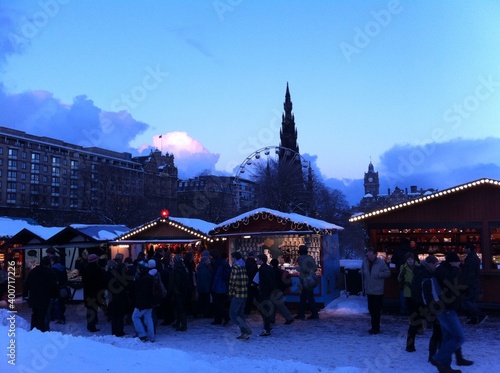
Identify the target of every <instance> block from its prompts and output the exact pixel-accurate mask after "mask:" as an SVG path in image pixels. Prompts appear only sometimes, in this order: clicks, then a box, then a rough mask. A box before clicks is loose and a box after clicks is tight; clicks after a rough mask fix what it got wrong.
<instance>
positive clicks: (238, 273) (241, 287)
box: [229, 259, 248, 298]
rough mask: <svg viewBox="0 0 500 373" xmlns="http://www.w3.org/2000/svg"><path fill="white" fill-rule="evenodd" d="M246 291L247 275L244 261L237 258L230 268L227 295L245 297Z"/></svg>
mask: <svg viewBox="0 0 500 373" xmlns="http://www.w3.org/2000/svg"><path fill="white" fill-rule="evenodd" d="M247 292H248V276H247V271H246V268H245V262H244V261H243V260H242V259H238V260H237V261H236V262H235V263H234V264H233V267H232V268H231V276H230V278H229V295H230V296H231V297H234V298H246V297H247Z"/></svg>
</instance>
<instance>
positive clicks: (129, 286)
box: [123, 257, 137, 325]
mask: <svg viewBox="0 0 500 373" xmlns="http://www.w3.org/2000/svg"><path fill="white" fill-rule="evenodd" d="M123 264H124V266H125V267H124V268H123V273H124V276H125V284H124V285H125V290H126V292H127V297H128V302H127V304H128V307H127V311H126V313H125V324H127V325H130V324H131V323H132V312H134V304H135V283H134V279H135V275H136V272H137V268H136V266H135V265H134V262H133V260H132V258H131V257H127V258H125V259H124V260H123Z"/></svg>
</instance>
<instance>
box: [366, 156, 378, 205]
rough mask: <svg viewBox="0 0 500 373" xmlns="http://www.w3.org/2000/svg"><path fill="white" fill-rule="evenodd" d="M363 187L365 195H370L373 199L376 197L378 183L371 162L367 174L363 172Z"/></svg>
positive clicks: (376, 174)
mask: <svg viewBox="0 0 500 373" xmlns="http://www.w3.org/2000/svg"><path fill="white" fill-rule="evenodd" d="M364 186H365V195H366V194H371V195H372V196H373V197H377V196H378V192H379V188H380V182H379V178H378V172H375V170H374V169H373V164H372V162H371V161H370V164H369V165H368V172H365V180H364Z"/></svg>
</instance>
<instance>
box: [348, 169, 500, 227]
mask: <svg viewBox="0 0 500 373" xmlns="http://www.w3.org/2000/svg"><path fill="white" fill-rule="evenodd" d="M483 185H493V186H496V187H500V181H498V180H493V179H487V178H484V179H479V180H475V181H471V182H469V183H465V184H461V185H457V186H455V187H452V188H448V189H444V190H442V191H440V192H436V193H432V194H428V195H425V196H422V197H420V198H416V199H412V200H410V201H407V202H403V203H399V204H397V205H394V206H389V207H385V208H383V209H380V210H376V211H372V212H369V213H363V212H362V213H357V214H354V215H352V217H351V218H350V219H349V222H351V223H353V222H360V221H363V220H366V219H369V218H372V217H374V216H378V215H381V214H386V213H390V212H393V211H396V210H399V209H403V208H407V207H409V206H415V205H417V204H419V203H423V202H427V201H430V200H434V199H441V198H444V197H445V196H449V195H451V194H454V193H457V192H461V191H464V190H466V189H470V188H477V187H479V186H483Z"/></svg>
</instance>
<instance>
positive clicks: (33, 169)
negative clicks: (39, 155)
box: [31, 163, 40, 173]
mask: <svg viewBox="0 0 500 373" xmlns="http://www.w3.org/2000/svg"><path fill="white" fill-rule="evenodd" d="M31 172H33V173H39V172H40V165H39V164H38V163H32V164H31Z"/></svg>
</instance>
